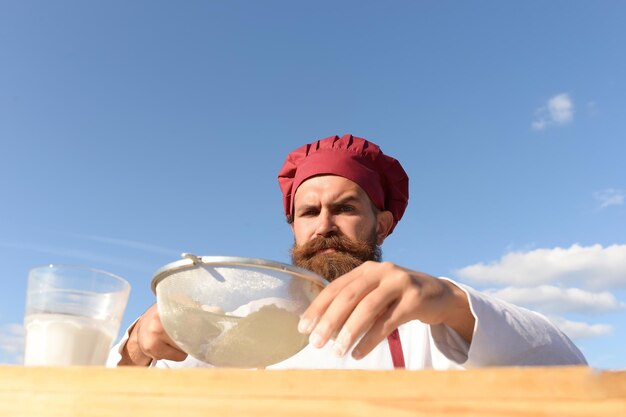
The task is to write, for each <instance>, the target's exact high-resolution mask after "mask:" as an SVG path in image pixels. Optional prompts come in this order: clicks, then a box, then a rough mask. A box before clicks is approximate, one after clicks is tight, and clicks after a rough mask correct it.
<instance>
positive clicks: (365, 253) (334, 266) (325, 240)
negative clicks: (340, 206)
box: [291, 230, 382, 281]
mask: <svg viewBox="0 0 626 417" xmlns="http://www.w3.org/2000/svg"><path fill="white" fill-rule="evenodd" d="M325 249H334V252H324V253H322V251H324V250H325ZM381 259H382V250H381V249H380V246H379V245H378V244H376V230H374V231H373V232H372V234H371V236H370V238H369V239H368V240H366V241H354V240H352V239H350V238H348V237H346V236H340V235H334V236H329V237H323V236H320V237H317V238H315V239H313V240H310V241H308V242H306V243H304V244H302V245H297V244H296V243H295V242H294V244H293V247H292V248H291V261H292V262H293V264H294V265H296V266H299V267H300V268H305V269H308V270H310V271H313V272H315V273H316V274H318V275H321V276H323V277H324V278H326V279H327V280H328V281H333V280H334V279H335V278H338V277H340V276H342V275H343V274H345V273H348V272H350V271H352V270H353V269H354V268H356V267H357V266H359V265H361V264H362V263H363V262H365V261H378V262H380V260H381Z"/></svg>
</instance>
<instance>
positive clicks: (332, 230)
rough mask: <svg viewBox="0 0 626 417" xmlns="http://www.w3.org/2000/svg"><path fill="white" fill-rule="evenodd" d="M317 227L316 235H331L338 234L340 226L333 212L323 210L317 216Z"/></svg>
mask: <svg viewBox="0 0 626 417" xmlns="http://www.w3.org/2000/svg"><path fill="white" fill-rule="evenodd" d="M317 220H318V222H317V227H316V229H315V235H316V236H323V237H329V236H333V235H335V234H337V231H338V228H337V224H336V223H335V218H334V216H333V215H332V213H329V212H328V211H327V210H322V212H321V213H320V214H319V216H318V218H317Z"/></svg>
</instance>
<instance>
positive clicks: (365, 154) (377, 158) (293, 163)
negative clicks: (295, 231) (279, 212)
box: [278, 135, 409, 234]
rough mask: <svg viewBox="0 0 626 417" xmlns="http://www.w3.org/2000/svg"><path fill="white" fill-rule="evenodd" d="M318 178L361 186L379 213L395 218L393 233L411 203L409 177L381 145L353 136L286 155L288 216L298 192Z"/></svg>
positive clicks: (282, 176) (283, 185)
mask: <svg viewBox="0 0 626 417" xmlns="http://www.w3.org/2000/svg"><path fill="white" fill-rule="evenodd" d="M316 175H338V176H340V177H344V178H347V179H349V180H351V181H353V182H355V183H356V184H358V185H359V186H360V187H361V188H362V189H363V190H365V192H366V193H367V195H368V196H369V197H370V199H371V200H372V201H373V202H374V205H375V206H376V207H378V209H379V210H388V211H390V212H391V214H393V226H392V227H391V230H390V231H389V233H390V234H391V232H392V231H393V229H394V228H395V226H396V224H397V223H398V221H399V220H400V219H401V218H402V215H403V214H404V210H405V209H406V206H407V204H408V201H409V177H408V176H407V175H406V172H404V169H403V168H402V166H401V165H400V162H398V161H397V160H396V159H394V158H392V157H390V156H387V155H385V154H383V152H382V151H381V150H380V148H379V147H378V145H376V144H374V143H372V142H369V141H367V140H365V139H363V138H357V137H356V136H352V135H344V136H342V137H341V138H340V137H339V136H331V137H328V138H326V139H321V140H318V141H316V142H313V143H311V144H308V145H304V146H302V147H300V148H298V149H296V150H295V151H293V152H291V153H290V154H289V155H287V159H286V160H285V164H284V165H283V167H282V168H281V169H280V172H279V173H278V183H279V185H280V189H281V191H282V193H283V204H284V208H285V214H286V215H287V216H288V217H290V216H291V215H292V213H293V198H294V196H295V195H296V190H297V189H298V187H299V186H300V184H302V183H303V182H304V181H306V180H307V179H309V178H311V177H313V176H316Z"/></svg>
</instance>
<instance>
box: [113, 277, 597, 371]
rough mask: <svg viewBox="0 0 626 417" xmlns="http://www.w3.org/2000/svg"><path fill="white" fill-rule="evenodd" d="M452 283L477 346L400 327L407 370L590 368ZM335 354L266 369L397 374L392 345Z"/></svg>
mask: <svg viewBox="0 0 626 417" xmlns="http://www.w3.org/2000/svg"><path fill="white" fill-rule="evenodd" d="M442 279H447V278H442ZM448 280H449V281H450V282H452V283H453V284H455V285H457V286H458V287H459V288H461V289H462V290H463V291H464V292H465V293H466V294H467V297H468V300H469V305H470V309H471V312H472V314H473V315H474V318H475V319H476V324H475V326H474V333H473V337H472V343H471V344H469V343H467V342H466V341H465V340H463V338H462V337H461V336H459V334H458V333H456V332H455V331H454V330H452V329H451V328H449V327H448V326H445V325H428V324H424V323H422V322H420V321H418V320H414V321H410V322H408V323H405V324H403V325H401V326H399V327H398V331H399V334H400V341H401V344H402V351H403V355H404V361H405V367H406V369H413V370H418V369H438V370H445V369H469V368H478V367H486V366H550V365H585V364H587V362H586V360H585V357H584V356H583V354H582V353H581V352H580V351H579V350H578V348H577V347H576V346H575V345H574V344H573V343H572V342H571V341H570V340H569V339H568V338H567V336H565V334H563V333H562V332H561V331H560V330H559V329H558V328H557V327H556V326H555V325H554V324H552V323H551V322H550V321H549V320H548V319H546V318H545V317H544V316H542V315H541V314H539V313H536V312H533V311H530V310H527V309H524V308H521V307H517V306H514V305H512V304H509V303H507V302H505V301H502V300H499V299H497V298H495V297H493V296H489V295H486V294H482V293H480V292H478V291H476V290H474V289H472V288H470V287H468V286H465V285H462V284H459V283H456V282H455V281H453V280H450V279H448ZM131 327H132V326H131ZM128 336H129V331H128V330H127V331H126V334H125V336H124V337H123V338H122V340H121V341H120V342H119V343H118V344H117V345H115V346H114V347H113V349H112V350H111V352H110V354H109V358H108V361H107V366H111V367H114V366H116V365H117V363H118V362H119V361H120V359H121V354H120V351H121V349H122V347H123V346H124V344H125V343H126V341H127V340H128ZM331 349H332V341H331V342H329V343H327V344H326V346H324V347H323V348H320V349H317V348H314V347H312V346H311V345H308V346H306V347H305V348H304V349H303V350H301V351H300V352H299V353H297V354H296V355H294V356H292V357H290V358H288V359H286V360H284V361H282V362H279V363H277V364H274V365H271V366H268V367H267V369H298V368H300V369H369V370H377V369H378V370H383V369H394V366H393V362H392V358H391V353H390V350H389V343H388V341H387V339H385V340H383V341H382V342H381V343H380V344H378V346H376V347H375V348H374V350H372V352H370V353H369V354H368V355H367V356H365V357H364V358H362V359H360V360H355V359H353V358H352V357H351V356H350V354H346V355H345V356H344V357H342V358H338V357H336V356H334V355H333V353H332V351H331ZM151 366H153V367H157V368H190V367H193V368H211V367H213V366H212V365H210V364H207V363H204V362H202V361H199V360H197V359H195V358H194V357H192V356H191V355H189V356H187V359H185V360H183V361H181V362H176V361H170V360H155V361H153V362H152V364H151Z"/></svg>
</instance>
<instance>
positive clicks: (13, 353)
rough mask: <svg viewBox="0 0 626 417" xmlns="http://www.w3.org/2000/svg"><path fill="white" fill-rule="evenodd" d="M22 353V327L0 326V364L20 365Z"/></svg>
mask: <svg viewBox="0 0 626 417" xmlns="http://www.w3.org/2000/svg"><path fill="white" fill-rule="evenodd" d="M23 353H24V327H23V326H22V325H21V324H13V323H12V324H3V325H1V326H0V363H9V364H21V363H23Z"/></svg>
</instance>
